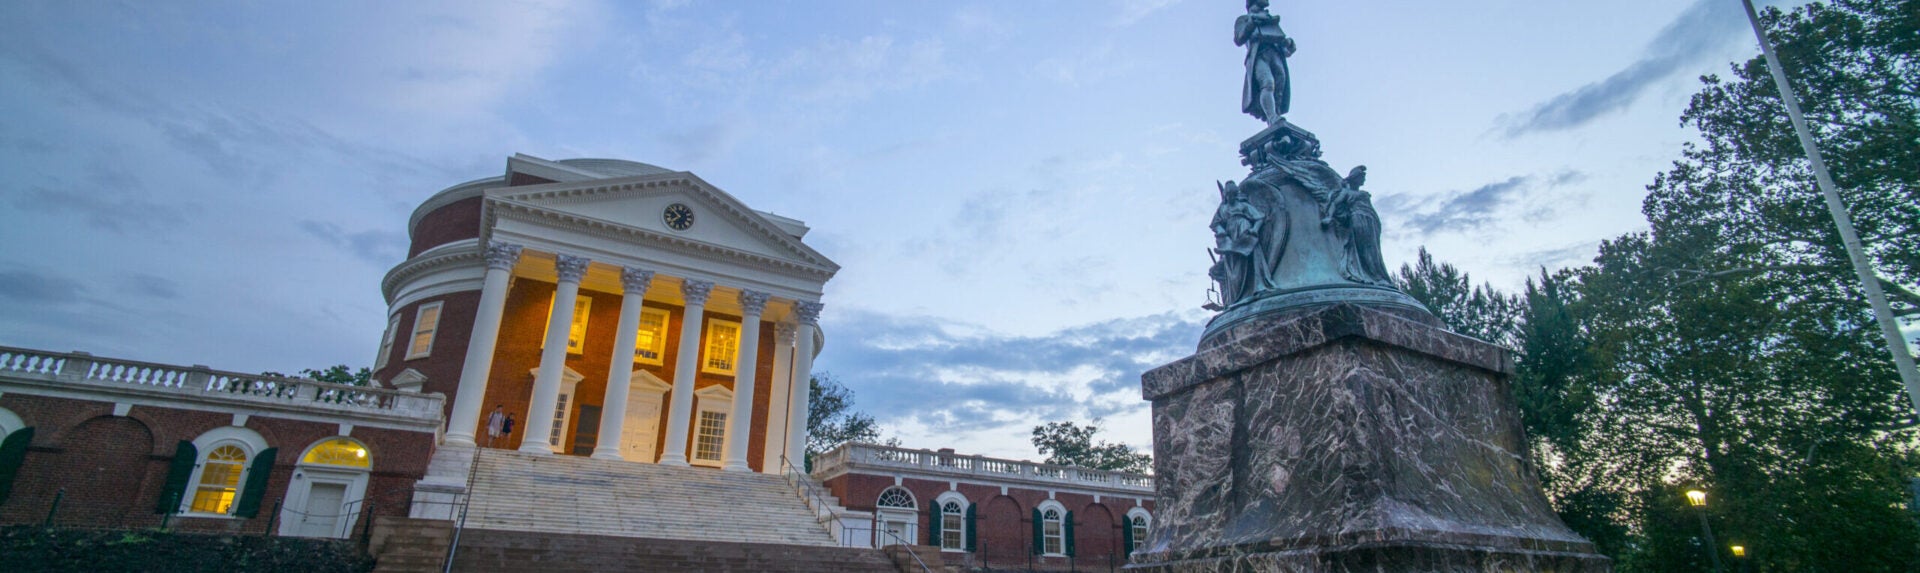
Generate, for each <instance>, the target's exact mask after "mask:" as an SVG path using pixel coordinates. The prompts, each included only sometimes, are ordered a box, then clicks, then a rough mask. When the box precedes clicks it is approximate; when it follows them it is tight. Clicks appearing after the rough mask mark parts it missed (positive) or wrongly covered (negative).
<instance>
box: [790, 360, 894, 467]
mask: <svg viewBox="0 0 1920 573" xmlns="http://www.w3.org/2000/svg"><path fill="white" fill-rule="evenodd" d="M880 441H881V440H880V424H879V422H876V421H874V419H873V416H869V415H867V414H864V413H861V412H859V411H857V410H854V409H853V390H849V389H847V387H846V386H842V385H840V383H839V382H837V381H835V380H834V379H833V374H831V373H828V372H820V373H817V374H815V375H814V376H813V378H811V379H809V380H807V459H806V464H807V467H808V468H812V467H813V466H812V464H813V456H815V455H819V454H821V453H825V452H827V451H828V450H832V449H834V448H837V447H839V446H840V444H845V443H848V442H867V443H874V442H880ZM898 442H899V441H898V440H892V439H890V440H887V445H898Z"/></svg>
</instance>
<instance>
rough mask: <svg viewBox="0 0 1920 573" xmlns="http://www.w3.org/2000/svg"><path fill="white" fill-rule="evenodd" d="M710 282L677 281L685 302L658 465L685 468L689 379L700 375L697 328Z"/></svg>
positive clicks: (690, 402) (702, 319)
mask: <svg viewBox="0 0 1920 573" xmlns="http://www.w3.org/2000/svg"><path fill="white" fill-rule="evenodd" d="M710 294H713V281H703V280H695V279H681V280H680V296H681V297H682V298H685V299H686V300H687V308H686V312H685V313H684V314H682V315H681V317H680V352H679V354H678V355H676V356H675V357H674V359H673V405H672V406H670V407H668V408H667V448H666V450H665V453H662V454H660V465H665V466H682V467H685V466H686V465H687V429H688V425H689V423H690V422H688V421H687V418H688V417H690V416H692V415H693V379H694V377H695V376H698V375H699V373H700V328H701V327H702V326H703V325H705V324H706V318H705V316H704V315H705V314H706V312H707V295H710Z"/></svg>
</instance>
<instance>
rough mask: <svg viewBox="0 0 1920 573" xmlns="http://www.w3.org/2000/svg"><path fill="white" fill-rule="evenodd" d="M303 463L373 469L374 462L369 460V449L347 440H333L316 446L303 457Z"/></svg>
mask: <svg viewBox="0 0 1920 573" xmlns="http://www.w3.org/2000/svg"><path fill="white" fill-rule="evenodd" d="M300 462H301V463H308V464H322V465H329V466H346V467H355V468H370V467H373V460H371V459H368V458H367V447H366V446H362V445H360V443H359V442H355V441H353V440H350V439H347V438H333V439H329V440H327V441H324V442H320V443H319V444H318V445H315V446H314V447H313V449H310V450H307V455H305V456H301V458H300Z"/></svg>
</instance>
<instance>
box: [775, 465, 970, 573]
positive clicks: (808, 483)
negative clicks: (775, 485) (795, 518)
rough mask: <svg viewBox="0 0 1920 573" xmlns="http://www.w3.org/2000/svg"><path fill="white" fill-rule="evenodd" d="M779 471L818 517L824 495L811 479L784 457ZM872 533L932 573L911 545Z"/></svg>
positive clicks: (894, 536) (893, 536)
mask: <svg viewBox="0 0 1920 573" xmlns="http://www.w3.org/2000/svg"><path fill="white" fill-rule="evenodd" d="M780 469H781V470H782V472H784V473H785V474H787V476H788V477H787V481H789V482H792V483H794V484H797V485H798V486H799V488H800V491H801V493H802V494H803V495H805V496H807V506H808V507H809V508H811V509H813V511H814V514H815V515H818V514H819V513H820V512H821V511H822V510H823V508H825V507H827V499H826V495H825V494H822V493H820V491H819V490H817V489H814V487H813V480H812V478H809V477H807V474H806V473H805V472H802V471H800V468H796V467H794V466H793V461H792V460H789V459H787V457H786V456H780ZM826 511H827V512H828V514H829V515H831V513H832V511H831V510H826ZM835 521H838V518H837V517H836V518H835ZM873 531H875V532H878V533H884V534H886V536H887V537H891V538H893V539H894V541H898V542H899V543H896V544H895V545H900V546H904V547H907V548H908V549H906V550H905V551H906V552H907V556H909V557H912V558H913V562H914V563H915V564H918V565H919V566H920V570H921V571H924V572H926V573H933V568H932V567H928V566H927V562H926V561H922V560H920V554H918V553H914V552H913V549H911V548H912V547H913V544H911V543H908V542H907V540H905V539H901V538H900V536H899V535H895V534H894V533H893V532H891V531H886V530H883V529H879V528H874V529H873ZM829 533H831V532H829ZM845 542H846V541H845V540H844V539H842V540H841V543H842V544H844V543H845Z"/></svg>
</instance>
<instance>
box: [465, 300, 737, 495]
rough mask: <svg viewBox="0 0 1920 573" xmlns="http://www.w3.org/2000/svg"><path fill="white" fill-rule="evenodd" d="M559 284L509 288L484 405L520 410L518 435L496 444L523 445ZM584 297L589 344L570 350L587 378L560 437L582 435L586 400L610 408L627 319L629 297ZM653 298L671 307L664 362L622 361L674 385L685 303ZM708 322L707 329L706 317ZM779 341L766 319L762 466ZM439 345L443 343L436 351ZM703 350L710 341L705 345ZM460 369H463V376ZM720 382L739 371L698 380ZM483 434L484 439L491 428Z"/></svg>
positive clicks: (572, 362) (662, 432)
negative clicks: (616, 342)
mask: <svg viewBox="0 0 1920 573" xmlns="http://www.w3.org/2000/svg"><path fill="white" fill-rule="evenodd" d="M556 288H557V286H556V285H555V284H553V283H549V282H542V281H538V280H533V279H528V278H516V279H514V282H513V287H512V288H511V289H510V290H509V291H508V293H507V303H506V309H505V311H504V314H503V316H502V318H501V326H500V338H499V341H498V343H497V344H496V345H495V346H494V355H493V374H492V377H491V379H490V380H489V381H488V383H487V398H486V401H485V403H484V404H482V408H481V411H483V412H492V411H493V407H494V406H495V405H500V406H502V410H503V411H505V412H507V413H511V414H513V418H514V420H516V422H515V428H514V432H513V435H511V436H508V437H507V439H506V440H505V441H504V442H503V443H500V444H495V445H494V447H500V448H518V447H520V440H521V438H522V436H524V435H525V431H524V429H525V424H526V422H525V420H527V408H528V406H529V404H530V403H531V402H532V396H533V374H532V373H531V372H532V370H534V369H535V368H538V367H539V366H540V352H541V348H540V345H541V341H542V339H543V338H545V336H546V330H545V328H546V326H547V315H548V313H549V312H550V309H549V307H548V305H549V304H550V302H551V301H552V300H553V292H554V290H555V289H556ZM579 296H583V297H588V298H591V299H592V300H593V302H592V303H591V305H590V306H589V307H588V309H587V334H586V344H585V345H584V346H583V348H582V353H581V354H569V355H567V367H568V368H572V369H573V371H574V372H578V373H580V375H581V376H582V377H583V379H582V380H581V381H580V384H579V385H578V386H576V387H575V389H574V398H573V401H572V403H571V404H569V405H568V408H570V409H571V410H572V411H573V414H572V415H573V416H574V417H573V418H572V419H573V422H570V423H569V425H568V426H569V427H568V428H566V435H565V436H564V437H563V438H562V440H563V441H562V442H561V443H563V444H572V443H573V441H574V438H575V437H576V435H575V433H576V430H577V429H578V427H577V426H578V420H579V418H578V416H579V411H580V405H581V404H586V405H590V406H600V407H601V408H602V413H603V414H604V412H605V406H606V393H607V377H608V374H609V372H610V371H611V370H612V369H613V368H614V367H615V365H614V364H613V363H612V362H610V361H611V359H612V357H613V339H614V336H615V335H616V334H617V333H615V332H614V331H615V330H616V329H617V328H618V326H619V324H620V304H621V302H622V299H623V298H624V297H623V296H622V295H620V294H617V293H608V292H599V291H591V290H585V289H582V290H581V291H580V294H579ZM646 305H647V306H649V307H653V308H660V309H663V310H666V311H667V313H668V318H667V340H666V351H665V354H664V356H662V357H661V358H662V360H661V361H662V362H663V364H659V365H651V364H639V363H635V362H633V361H631V360H621V361H619V362H620V364H619V365H618V366H619V368H620V369H621V370H620V371H621V372H622V373H625V372H631V371H632V370H634V369H643V370H646V371H648V372H650V373H652V374H653V375H654V376H656V377H659V378H660V379H661V380H663V381H665V382H667V383H668V384H672V383H673V371H674V369H675V367H676V366H677V365H678V362H679V360H678V359H679V356H680V329H681V328H682V327H683V326H684V325H685V319H686V309H685V308H684V307H680V306H674V305H668V304H663V303H660V302H656V301H647V303H646ZM705 316H706V317H707V318H719V319H722V320H731V321H735V322H738V321H739V320H740V317H739V316H736V315H729V314H722V313H714V312H709V313H706V315H705ZM468 324H471V319H469V320H468ZM702 328H703V329H704V328H705V323H704V322H703V323H702ZM773 344H774V326H773V323H771V322H765V321H762V322H761V323H760V345H759V352H758V354H757V355H758V359H757V364H756V368H755V372H754V398H753V422H752V431H751V432H750V433H749V436H748V439H749V440H751V441H750V442H748V444H749V445H748V453H747V457H748V461H747V464H748V466H749V467H752V468H753V469H754V470H756V471H758V470H760V469H761V468H760V466H761V465H762V464H761V457H760V456H761V455H762V454H763V453H764V448H763V447H762V446H760V444H763V443H764V442H765V441H766V435H767V409H768V400H769V396H768V395H767V394H768V393H769V390H768V388H770V387H771V384H770V381H771V380H772V379H773ZM438 346H439V345H438V343H437V342H436V343H435V347H436V352H437V351H438V350H437V348H438ZM704 350H705V348H704V347H703V348H702V352H704ZM457 376H458V375H457V373H456V378H457ZM716 385H717V386H721V387H725V388H728V389H734V377H733V376H721V375H716V374H705V373H700V374H697V376H696V378H695V380H694V389H695V390H696V391H697V390H699V389H701V388H706V387H709V386H716ZM736 392H737V390H736ZM736 395H737V394H736ZM672 401H673V393H672V392H668V393H667V394H666V396H665V397H664V402H663V405H665V404H671V403H672ZM667 409H668V408H662V412H661V416H660V427H659V428H658V429H656V435H657V436H658V438H657V439H658V440H659V441H660V442H659V443H657V444H655V447H654V451H655V452H664V451H665V450H666V444H665V442H666V435H667V431H666V426H667V421H668V420H667V418H668V414H667V412H666V410H667ZM483 417H484V416H483ZM482 430H484V428H482ZM476 435H480V436H482V439H483V440H484V439H485V438H484V433H482V434H476ZM687 438H688V448H689V452H690V451H691V449H690V448H691V447H692V446H691V442H692V439H693V435H692V432H691V431H689V432H688V436H687ZM649 461H651V460H649Z"/></svg>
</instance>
